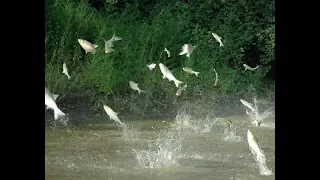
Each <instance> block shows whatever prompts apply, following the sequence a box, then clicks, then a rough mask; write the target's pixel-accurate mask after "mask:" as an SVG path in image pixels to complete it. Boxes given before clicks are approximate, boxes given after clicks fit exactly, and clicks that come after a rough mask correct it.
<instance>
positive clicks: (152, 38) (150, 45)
mask: <svg viewBox="0 0 320 180" xmlns="http://www.w3.org/2000/svg"><path fill="white" fill-rule="evenodd" d="M45 15H46V66H45V68H46V77H45V78H46V86H47V87H48V89H49V90H50V91H52V92H53V93H59V94H60V95H61V98H66V97H67V96H71V95H76V94H78V95H86V94H88V95H90V96H91V97H92V98H91V99H92V100H93V101H94V102H95V103H96V102H98V103H100V102H103V101H105V100H106V99H109V98H111V97H113V99H114V100H116V99H117V98H119V97H130V100H135V101H136V100H137V98H138V97H139V99H140V101H139V102H138V101H136V102H135V103H141V105H138V106H133V105H131V106H130V105H129V104H130V103H126V106H127V107H128V108H129V106H130V107H131V108H133V107H145V106H148V105H151V104H152V101H155V100H163V99H172V100H176V99H177V97H176V96H175V93H176V91H177V88H176V87H175V86H174V83H173V82H169V81H168V80H162V73H161V72H160V69H159V66H158V64H159V63H160V62H161V63H163V64H165V65H166V66H167V67H168V68H169V69H170V70H171V71H172V72H173V74H174V75H175V77H176V78H177V79H179V80H181V81H183V82H185V83H187V84H188V88H187V91H183V93H182V96H181V97H178V98H180V99H188V98H193V97H194V96H197V95H198V94H199V92H201V94H204V93H205V94H207V95H209V96H214V97H218V96H219V95H225V94H232V95H243V94H248V93H249V94H250V93H255V94H259V95H261V96H262V95H268V93H270V92H272V91H273V89H274V80H273V79H272V76H274V75H272V74H273V73H272V72H271V64H272V63H274V60H275V56H274V50H275V48H274V47H275V42H274V41H275V22H274V15H275V11H274V1H263V0H203V1H182V0H177V1H169V0H154V1H147V0H135V1H129V0H127V1H121V2H120V1H119V2H116V0H104V1H103V0H96V1H87V0H46V12H45ZM212 32H215V33H217V34H218V35H219V36H221V37H222V42H223V44H224V47H219V43H218V42H217V41H216V40H215V39H214V38H213V36H212V35H211V33H212ZM113 33H115V34H116V36H119V37H121V38H122V40H121V41H117V42H114V44H115V47H114V49H115V51H114V52H112V53H110V54H105V53H104V40H103V38H105V39H110V38H111V37H112V35H113ZM77 39H85V40H88V41H89V42H91V43H93V44H97V45H99V47H98V48H97V52H96V53H95V54H91V53H88V54H85V52H84V50H83V49H82V48H81V46H80V45H79V43H78V41H77ZM187 43H188V44H192V45H197V48H196V49H195V50H194V52H193V54H192V55H191V57H190V59H188V58H187V57H186V56H185V55H184V56H179V55H178V54H179V52H180V51H181V47H182V46H183V45H184V44H187ZM165 47H166V48H167V49H168V50H169V51H170V52H171V57H170V58H168V57H167V54H166V52H164V51H163V50H164V48H165ZM64 62H65V63H66V64H67V67H68V69H69V74H70V76H71V80H68V78H67V77H66V76H65V75H64V74H62V64H63V63H64ZM150 63H156V64H157V67H156V68H155V69H154V70H153V71H150V70H149V69H148V68H147V67H146V65H147V64H150ZM243 63H246V64H248V65H249V66H251V67H255V66H256V65H260V66H261V68H259V69H258V70H257V71H248V70H247V71H244V67H243ZM183 67H191V68H193V69H194V70H195V71H199V72H200V74H199V77H195V76H194V75H191V74H188V73H186V72H184V71H183V70H182V68H183ZM213 68H215V69H216V71H217V72H218V74H219V83H218V84H219V87H218V88H215V87H214V81H215V73H214V71H213ZM270 74H271V75H270ZM130 80H132V81H134V82H136V83H138V84H139V87H140V89H142V90H145V91H148V92H147V93H145V94H144V95H143V96H142V95H140V96H139V95H138V93H137V92H136V91H133V90H132V89H130V87H129V81H130ZM89 92H90V93H89ZM122 100H124V98H122Z"/></svg>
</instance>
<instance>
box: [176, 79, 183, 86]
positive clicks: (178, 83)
mask: <svg viewBox="0 0 320 180" xmlns="http://www.w3.org/2000/svg"><path fill="white" fill-rule="evenodd" d="M182 83H183V82H182V81H178V80H176V81H174V84H175V85H176V87H177V88H179V85H180V84H182Z"/></svg>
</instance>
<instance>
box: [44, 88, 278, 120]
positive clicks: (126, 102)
mask: <svg viewBox="0 0 320 180" xmlns="http://www.w3.org/2000/svg"><path fill="white" fill-rule="evenodd" d="M241 98H242V99H246V100H247V101H248V102H250V103H253V97H249V96H248V97H241ZM101 99H103V98H101ZM101 99H100V100H98V99H97V98H95V99H94V98H92V96H90V95H81V96H79V95H70V96H68V98H66V97H65V98H62V99H59V98H58V100H57V104H58V107H59V108H60V109H61V110H62V111H63V112H65V113H66V114H67V115H68V118H69V121H70V122H71V123H101V122H109V121H110V119H109V116H108V115H107V114H106V113H105V111H104V109H103V104H106V105H108V106H110V107H111V108H112V109H113V110H114V111H115V112H118V113H119V114H118V116H119V118H120V119H121V120H122V121H130V120H135V119H146V120H148V119H149V120H152V119H166V118H168V119H173V118H175V117H176V115H177V114H178V112H179V111H180V112H181V111H183V110H185V111H186V112H187V113H188V114H190V115H192V116H193V117H199V118H205V117H206V116H219V117H223V116H238V115H240V116H242V115H245V108H244V106H243V105H242V104H241V103H240V101H239V99H240V97H236V96H231V95H229V96H226V95H224V96H219V97H214V96H204V95H202V96H194V97H192V98H190V97H183V96H182V97H174V96H173V98H170V97H169V98H168V97H164V98H162V99H159V98H158V99H154V100H148V101H146V100H145V99H144V98H143V96H142V94H141V95H140V96H139V95H138V94H132V95H130V96H126V97H125V96H109V97H108V98H107V99H105V100H101ZM257 100H258V101H259V102H260V103H259V111H264V110H266V109H269V108H271V107H274V95H270V96H269V97H268V98H259V97H257ZM45 119H46V122H51V121H53V111H52V110H48V111H46V116H45Z"/></svg>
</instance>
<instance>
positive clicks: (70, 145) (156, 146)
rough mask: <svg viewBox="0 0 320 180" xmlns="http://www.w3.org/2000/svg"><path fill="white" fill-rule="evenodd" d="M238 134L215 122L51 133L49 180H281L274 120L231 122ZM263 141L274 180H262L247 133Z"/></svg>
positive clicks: (139, 124) (48, 140)
mask: <svg viewBox="0 0 320 180" xmlns="http://www.w3.org/2000/svg"><path fill="white" fill-rule="evenodd" d="M229 119H230V120H231V121H232V122H233V127H234V128H235V130H236V131H235V132H234V134H233V136H230V134H228V133H226V130H225V128H226V126H224V124H221V123H219V122H218V121H213V120H210V119H194V120H185V121H180V122H177V121H176V120H175V119H166V120H133V121H129V122H125V123H126V124H127V125H128V127H129V130H127V131H126V132H124V131H122V130H121V128H119V127H117V125H116V124H115V123H113V122H112V121H110V120H109V119H106V124H84V125H81V126H72V125H71V127H69V130H68V129H67V128H62V129H61V128H60V129H58V128H56V129H55V130H53V128H46V143H45V144H46V147H45V149H46V156H45V175H46V179H48V180H49V179H59V180H63V179H68V180H70V179H77V180H80V179H90V180H91V179H97V180H100V179H103V180H106V179H113V180H116V179H117V180H120V179H121V180H122V179H123V180H126V179H128V180H129V179H130V180H132V179H159V180H160V179H166V180H170V179H197V180H199V179H215V180H220V179H221V180H229V179H230V180H231V179H238V180H240V179H241V180H251V179H252V180H259V179H275V175H274V174H275V169H274V168H275V159H274V157H275V131H274V118H268V119H266V120H265V121H264V122H263V124H262V125H261V127H254V126H253V125H252V124H251V123H250V122H249V121H248V120H247V118H245V117H242V118H240V117H230V118H229ZM248 129H250V130H251V131H252V132H253V133H254V134H255V136H256V137H257V139H258V141H259V144H260V146H261V148H262V150H263V151H264V153H265V155H266V159H267V162H266V165H267V167H268V168H269V169H270V170H271V171H272V172H273V175H270V176H262V175H260V173H259V168H258V165H257V163H256V162H255V160H254V158H253V155H252V154H251V153H250V150H249V147H248V142H247V137H246V136H247V134H246V133H247V130H248Z"/></svg>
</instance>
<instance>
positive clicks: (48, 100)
mask: <svg viewBox="0 0 320 180" xmlns="http://www.w3.org/2000/svg"><path fill="white" fill-rule="evenodd" d="M56 98H57V97H56ZM45 105H47V106H48V108H49V109H53V111H54V119H55V120H57V119H59V118H60V117H63V116H65V114H64V113H63V112H62V111H61V110H60V109H59V108H58V106H57V104H56V101H55V98H54V96H53V95H52V94H51V92H50V91H49V90H48V89H47V88H45Z"/></svg>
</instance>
